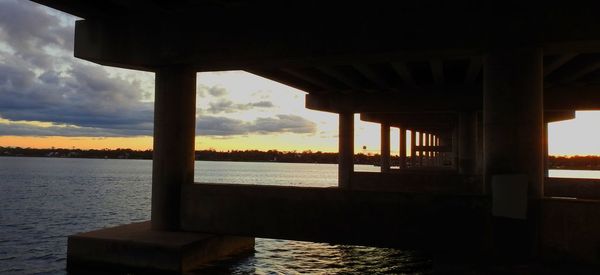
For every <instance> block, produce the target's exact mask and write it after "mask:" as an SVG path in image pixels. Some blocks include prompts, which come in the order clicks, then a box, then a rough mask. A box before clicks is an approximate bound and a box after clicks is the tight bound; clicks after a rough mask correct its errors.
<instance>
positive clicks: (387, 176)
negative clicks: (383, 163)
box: [352, 170, 483, 195]
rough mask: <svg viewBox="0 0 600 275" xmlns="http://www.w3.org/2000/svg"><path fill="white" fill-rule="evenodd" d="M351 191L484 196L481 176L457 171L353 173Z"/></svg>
mask: <svg viewBox="0 0 600 275" xmlns="http://www.w3.org/2000/svg"><path fill="white" fill-rule="evenodd" d="M353 182H354V185H353V186H352V189H353V190H363V191H386V192H411V193H430V194H454V195H469V194H471V195H473V194H482V193H483V183H482V180H481V177H480V176H466V175H458V174H456V171H453V170H452V171H450V170H449V171H432V170H424V171H418V170H410V171H400V170H392V172H390V173H377V172H354V176H353Z"/></svg>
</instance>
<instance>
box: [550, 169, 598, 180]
mask: <svg viewBox="0 0 600 275" xmlns="http://www.w3.org/2000/svg"><path fill="white" fill-rule="evenodd" d="M548 174H549V176H550V177H551V178H583V179H600V171H591V170H562V169H561V170H549V171H548Z"/></svg>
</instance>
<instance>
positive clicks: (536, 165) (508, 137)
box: [483, 48, 544, 198]
mask: <svg viewBox="0 0 600 275" xmlns="http://www.w3.org/2000/svg"><path fill="white" fill-rule="evenodd" d="M484 64H485V66H484V96H483V99H484V102H483V120H484V129H483V131H484V133H483V135H484V136H483V138H484V174H485V182H486V190H487V192H488V193H489V192H490V188H491V180H492V177H493V176H494V175H502V174H524V175H526V176H527V185H528V186H527V190H528V196H529V197H531V198H540V197H541V196H542V189H543V187H542V185H543V167H544V162H543V156H544V153H543V150H544V148H543V139H544V133H543V132H544V128H543V123H544V120H543V114H544V112H543V95H542V51H541V49H538V48H527V49H511V50H496V51H493V52H490V53H489V54H488V55H487V56H486V57H485V63H484Z"/></svg>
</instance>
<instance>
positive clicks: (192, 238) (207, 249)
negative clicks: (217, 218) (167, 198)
mask: <svg viewBox="0 0 600 275" xmlns="http://www.w3.org/2000/svg"><path fill="white" fill-rule="evenodd" d="M253 250H254V238H247V237H234V236H223V235H211V234H203V233H191V232H164V231H153V230H151V229H150V222H141V223H132V224H128V225H121V226H117V227H112V228H106V229H101V230H96V231H91V232H87V233H80V234H77V235H72V236H69V239H68V251H67V268H68V270H69V273H70V274H72V273H75V274H78V273H81V274H85V273H86V272H87V271H89V270H94V271H95V270H106V271H119V272H121V271H139V272H144V273H146V272H166V273H181V272H186V271H189V270H192V269H194V268H197V267H199V266H201V265H202V264H205V263H207V262H210V261H213V260H217V259H219V258H223V257H226V256H231V255H234V254H238V253H242V252H250V251H253Z"/></svg>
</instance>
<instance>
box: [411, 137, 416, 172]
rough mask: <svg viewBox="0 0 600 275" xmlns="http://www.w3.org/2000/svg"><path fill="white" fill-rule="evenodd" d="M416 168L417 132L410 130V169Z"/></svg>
mask: <svg viewBox="0 0 600 275" xmlns="http://www.w3.org/2000/svg"><path fill="white" fill-rule="evenodd" d="M416 166H417V132H416V131H415V130H414V129H411V130H410V167H411V168H415V167H416Z"/></svg>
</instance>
